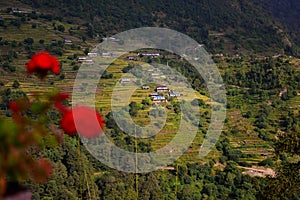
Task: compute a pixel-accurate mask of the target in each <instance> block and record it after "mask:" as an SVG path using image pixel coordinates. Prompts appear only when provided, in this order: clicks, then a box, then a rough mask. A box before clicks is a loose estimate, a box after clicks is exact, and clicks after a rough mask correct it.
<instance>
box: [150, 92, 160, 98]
mask: <svg viewBox="0 0 300 200" xmlns="http://www.w3.org/2000/svg"><path fill="white" fill-rule="evenodd" d="M149 96H150V97H155V96H158V93H157V92H152V93H151V94H149Z"/></svg>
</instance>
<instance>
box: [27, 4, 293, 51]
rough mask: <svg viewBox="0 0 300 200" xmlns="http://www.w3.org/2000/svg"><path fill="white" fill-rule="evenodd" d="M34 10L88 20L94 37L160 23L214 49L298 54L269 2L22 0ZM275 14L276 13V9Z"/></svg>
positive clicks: (291, 36)
mask: <svg viewBox="0 0 300 200" xmlns="http://www.w3.org/2000/svg"><path fill="white" fill-rule="evenodd" d="M21 2H23V3H26V4H27V5H30V6H32V7H33V8H34V9H35V10H38V11H43V12H46V13H51V14H52V15H55V16H62V17H65V18H66V19H68V20H69V21H75V22H81V23H90V25H91V31H92V34H91V35H96V34H100V35H101V36H106V35H111V34H114V33H118V32H120V31H125V30H128V29H131V28H137V27H144V26H161V27H168V28H172V29H175V30H177V31H180V32H183V33H186V34H188V35H189V36H191V37H192V38H194V39H196V40H197V41H198V42H201V43H205V44H206V46H207V48H208V49H209V50H210V51H211V52H215V53H217V52H226V53H258V54H263V55H272V54H274V53H287V54H296V51H295V50H293V51H292V50H291V49H292V48H294V49H297V48H296V47H295V43H294V42H293V41H292V40H291V38H295V37H293V35H291V34H290V29H289V27H286V26H284V25H282V23H283V21H281V20H279V19H278V18H276V17H274V15H273V14H272V12H271V11H274V12H276V9H277V8H278V6H277V5H275V3H272V5H273V7H272V8H273V9H270V8H271V7H270V6H268V4H267V3H266V2H256V1H246V0H232V1H229V0H225V1H224V0H201V1H192V0H187V1H184V2H183V1H179V0H175V1H171V0H165V1H163V0H158V1H151V2H150V1H146V0H140V1H134V0H126V1H122V2H120V1H117V0H112V1H98V0H87V1H83V0H70V1H62V0H49V1H44V0H34V1H29V0H22V1H21ZM274 12H273V13H274Z"/></svg>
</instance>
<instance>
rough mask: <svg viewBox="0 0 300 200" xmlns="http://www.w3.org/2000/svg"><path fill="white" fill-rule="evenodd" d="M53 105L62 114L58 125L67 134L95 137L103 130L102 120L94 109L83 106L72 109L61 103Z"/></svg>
mask: <svg viewBox="0 0 300 200" xmlns="http://www.w3.org/2000/svg"><path fill="white" fill-rule="evenodd" d="M55 106H56V108H58V109H59V110H60V111H61V112H62V114H63V116H62V119H61V122H60V126H61V128H62V129H63V130H64V131H65V132H66V133H67V134H68V135H70V136H73V135H75V134H76V133H78V134H79V135H80V136H83V137H86V138H95V137H98V136H99V135H100V134H101V133H102V132H103V128H104V120H103V119H102V117H101V116H100V114H99V113H97V112H96V111H95V110H93V109H91V108H89V107H85V106H78V107H75V108H73V109H72V110H70V109H66V108H65V107H64V106H63V105H61V104H56V105H55ZM75 124H76V126H75Z"/></svg>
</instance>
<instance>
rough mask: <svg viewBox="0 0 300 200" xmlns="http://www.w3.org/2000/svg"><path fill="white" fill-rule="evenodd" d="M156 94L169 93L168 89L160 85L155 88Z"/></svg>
mask: <svg viewBox="0 0 300 200" xmlns="http://www.w3.org/2000/svg"><path fill="white" fill-rule="evenodd" d="M155 90H156V92H169V88H168V87H167V86H164V85H160V86H157V87H156V89H155Z"/></svg>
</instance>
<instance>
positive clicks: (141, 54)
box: [137, 52, 159, 57]
mask: <svg viewBox="0 0 300 200" xmlns="http://www.w3.org/2000/svg"><path fill="white" fill-rule="evenodd" d="M137 55H138V56H148V57H157V56H159V53H158V52H139V53H138V54H137Z"/></svg>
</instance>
